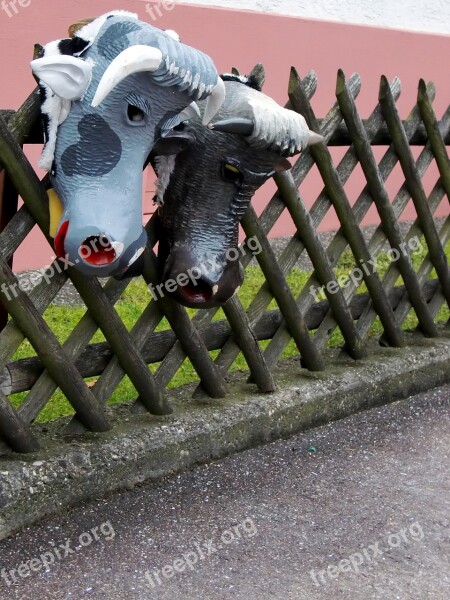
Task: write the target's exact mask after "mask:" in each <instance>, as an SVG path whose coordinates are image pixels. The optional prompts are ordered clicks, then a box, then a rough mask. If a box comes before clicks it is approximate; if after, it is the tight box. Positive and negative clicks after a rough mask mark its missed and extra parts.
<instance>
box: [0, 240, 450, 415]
mask: <svg viewBox="0 0 450 600" xmlns="http://www.w3.org/2000/svg"><path fill="white" fill-rule="evenodd" d="M421 244H422V249H421V250H420V251H416V252H414V254H413V256H412V261H413V265H414V268H415V270H416V271H417V270H418V269H419V267H420V265H421V264H422V262H423V260H424V258H425V257H426V255H427V248H426V244H425V241H424V240H423V239H421ZM446 254H447V257H448V259H449V261H450V243H449V244H447V247H446ZM390 264H391V260H390V259H389V257H388V256H387V255H386V254H385V253H382V254H380V255H379V256H378V257H377V266H378V272H379V274H380V276H381V277H383V276H384V274H385V273H386V271H387V269H388V268H389V266H390ZM354 266H355V262H354V258H353V256H352V254H351V252H350V251H346V252H344V254H343V255H342V257H341V258H340V260H339V262H338V264H337V266H336V268H335V269H334V271H335V273H336V275H337V276H338V277H339V276H341V275H348V274H349V273H350V271H351V270H352V268H353V267H354ZM310 274H311V272H305V271H301V270H299V269H293V270H292V272H291V273H290V274H289V275H288V277H287V281H288V284H289V287H290V289H291V290H292V293H293V294H294V296H298V295H299V294H300V292H301V291H302V289H303V288H304V287H305V285H306V283H307V281H308V278H309V276H310ZM435 277H436V273H435V272H434V270H433V271H432V272H431V273H430V278H435ZM264 283H265V277H264V275H263V273H262V271H261V270H260V268H259V267H256V266H251V267H249V268H247V270H246V276H245V282H244V284H243V286H242V288H241V290H240V291H239V299H240V300H241V302H242V304H243V306H244V307H245V308H246V309H247V308H248V307H249V306H250V304H251V302H252V300H253V299H254V297H255V295H256V294H257V293H258V291H259V290H260V288H261V286H262V285H263V284H264ZM396 285H402V281H401V279H400V278H399V279H398V280H397V282H396ZM365 291H366V288H365V285H364V284H361V286H360V288H359V289H358V292H359V293H363V292H365ZM150 300H151V295H150V292H149V290H148V289H147V287H146V285H145V283H144V281H143V280H142V279H140V278H139V279H136V280H133V281H132V282H131V283H130V284H129V285H128V287H127V289H126V290H125V292H124V293H123V294H122V297H121V298H120V300H119V301H118V302H117V304H116V307H115V308H116V310H117V313H118V314H119V316H120V318H121V319H122V321H123V322H124V324H125V326H126V328H127V329H128V330H130V329H131V328H132V327H133V325H134V324H135V322H136V321H137V319H138V318H139V316H140V315H141V313H142V311H143V310H144V309H145V307H146V306H147V304H148V303H149V301H150ZM268 308H269V309H276V308H277V305H276V302H275V301H274V300H273V301H272V302H271V303H270V305H269V307H268ZM85 312H86V311H85V309H84V308H83V307H71V306H55V305H51V306H49V307H48V309H47V310H46V311H45V313H44V317H45V320H46V322H47V323H48V324H49V326H50V328H51V329H52V331H53V332H54V334H55V335H56V337H57V338H58V340H59V341H60V342H64V341H65V340H66V339H67V337H68V336H69V335H70V333H71V332H72V331H73V329H74V328H75V327H76V325H77V323H78V322H79V321H80V319H81V318H82V317H83V315H84V314H85ZM188 312H189V314H190V316H191V317H192V316H193V315H194V314H195V312H196V311H194V310H190V309H189V310H188ZM224 318H225V317H224V314H223V311H222V310H218V311H217V313H216V315H215V317H214V320H217V319H224ZM449 318H450V311H449V310H448V307H447V306H446V305H444V306H443V307H442V308H441V310H440V311H439V314H438V316H437V321H438V322H445V321H447V320H448V319H449ZM416 326H417V319H416V317H415V314H414V312H413V311H410V314H409V315H408V317H407V319H406V320H405V322H404V324H403V328H404V329H407V330H411V329H413V328H415V327H416ZM168 328H169V324H168V323H167V321H166V319H163V320H162V321H161V323H160V324H159V325H158V327H157V331H161V330H164V329H168ZM382 331H383V329H382V326H381V324H380V322H379V320H378V319H376V320H375V322H374V323H373V325H372V327H371V331H370V335H371V336H373V337H376V336H378V337H379V336H381V334H382ZM102 341H105V340H104V337H103V335H102V333H101V332H97V333H96V334H95V335H94V336H93V338H92V340H91V343H96V342H102ZM268 343H269V342H268V341H265V342H261V346H262V348H263V349H264V348H266V347H267V345H268ZM342 344H343V339H342V336H341V334H340V331H339V329H338V328H336V329H335V331H334V332H333V334H332V336H331V339H330V346H332V347H333V346H341V345H342ZM210 354H211V356H212V357H213V358H215V357H216V356H217V354H218V351H215V352H211V353H210ZM297 354H298V351H297V348H296V346H295V344H294V343H293V341H291V342H290V343H289V344H288V345H287V346H286V348H285V350H284V352H283V357H291V356H296V355H297ZM34 355H35V352H34V350H33V348H32V347H31V345H30V344H29V342H28V341H25V342H23V344H22V345H21V346H20V348H19V349H18V350H17V352H16V353H15V354H14V356H13V360H16V359H20V358H26V357H30V356H34ZM157 368H158V365H151V366H150V369H151V371H152V372H155V371H156V370H157ZM245 369H247V365H246V362H245V360H244V358H243V356H242V355H241V354H240V355H239V356H238V357H237V359H236V361H235V362H234V364H233V367H232V370H245ZM197 379H198V377H197V374H196V373H195V371H194V369H193V367H192V365H191V364H190V362H189V361H188V360H186V361H185V362H184V364H183V365H182V366H181V368H180V369H179V370H178V372H177V373H176V375H175V376H174V378H173V379H172V381H171V383H170V386H169V387H178V386H180V385H183V384H185V383H189V382H192V381H196V380H197ZM25 397H26V393H21V394H14V395H13V396H10V399H11V401H12V403H13V404H14V405H15V406H18V405H20V404H21V403H22V402H23V400H24V398H25ZM135 397H136V391H135V389H134V387H133V386H132V384H131V382H130V381H129V379H128V378H127V377H125V378H124V379H123V381H122V382H121V384H120V385H119V386H118V387H117V389H116V390H115V392H114V394H113V395H112V398H111V399H110V402H111V403H117V402H123V401H127V400H132V399H133V398H135ZM71 414H73V409H72V407H71V406H70V404H69V403H68V402H67V400H66V399H65V397H64V395H63V394H62V393H61V392H60V391H59V390H57V391H56V392H55V393H54V394H53V396H52V398H51V400H50V401H49V402H48V403H47V405H46V407H45V408H44V409H43V410H42V411H41V413H40V415H39V417H38V420H39V421H49V420H53V419H56V418H58V417H61V416H66V415H71Z"/></svg>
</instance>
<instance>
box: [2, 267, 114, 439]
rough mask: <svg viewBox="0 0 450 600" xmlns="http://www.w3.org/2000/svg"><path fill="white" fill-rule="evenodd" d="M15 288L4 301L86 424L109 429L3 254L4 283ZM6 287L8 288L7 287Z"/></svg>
mask: <svg viewBox="0 0 450 600" xmlns="http://www.w3.org/2000/svg"><path fill="white" fill-rule="evenodd" d="M2 285H4V286H5V288H6V289H8V290H12V289H15V291H16V295H14V296H13V295H12V294H3V296H2V302H3V303H4V305H5V306H6V308H7V309H8V312H9V313H10V315H11V316H12V317H13V319H14V320H15V321H16V323H17V325H18V326H19V327H20V328H21V329H22V331H23V332H24V334H25V335H26V336H27V338H28V339H29V341H30V343H31V344H32V346H33V348H34V349H35V350H36V352H37V353H38V355H39V356H40V358H41V360H42V362H43V363H44V364H45V366H46V368H47V370H48V371H49V373H50V374H51V376H52V378H53V379H54V380H55V382H56V383H57V384H58V385H59V387H60V388H61V390H62V391H63V393H64V394H65V395H66V397H67V399H68V400H69V402H70V403H71V404H72V406H73V407H74V408H75V410H77V411H78V413H79V415H80V419H81V420H82V422H83V424H84V425H85V426H86V427H87V428H88V429H91V430H93V431H107V430H108V429H109V428H110V425H109V423H108V420H107V419H106V417H105V415H104V414H103V411H102V410H101V408H100V407H99V405H98V403H97V402H96V400H95V398H94V397H93V395H92V394H91V392H90V391H89V389H88V387H87V386H86V384H85V383H84V381H83V379H82V378H81V376H80V374H79V373H78V371H77V369H76V368H75V366H74V365H73V363H72V362H71V361H70V358H69V357H68V356H67V354H66V353H65V351H64V350H63V348H62V347H61V345H60V344H59V342H58V340H57V339H56V337H55V336H54V335H53V333H52V331H51V330H50V328H49V326H48V325H47V323H46V322H45V321H44V319H43V318H42V316H41V315H40V314H39V312H38V311H37V310H36V308H35V306H34V305H33V303H32V302H31V300H30V299H29V297H28V296H27V295H26V294H25V293H24V292H23V291H22V290H20V288H19V287H18V282H17V279H16V277H15V276H14V274H13V272H12V271H11V269H10V268H9V266H8V264H7V263H6V262H5V260H4V259H3V258H2V257H1V256H0V286H2ZM5 288H4V289H5Z"/></svg>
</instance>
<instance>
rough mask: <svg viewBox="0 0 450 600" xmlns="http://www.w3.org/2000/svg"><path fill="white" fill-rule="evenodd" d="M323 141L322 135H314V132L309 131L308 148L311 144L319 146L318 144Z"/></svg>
mask: <svg viewBox="0 0 450 600" xmlns="http://www.w3.org/2000/svg"><path fill="white" fill-rule="evenodd" d="M323 140H324V137H323V135H320V134H318V133H316V132H315V131H310V132H309V139H308V146H312V145H313V144H319V143H320V142H323Z"/></svg>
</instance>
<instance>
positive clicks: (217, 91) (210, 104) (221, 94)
mask: <svg viewBox="0 0 450 600" xmlns="http://www.w3.org/2000/svg"><path fill="white" fill-rule="evenodd" d="M224 100H225V84H224V82H223V80H222V78H220V77H219V79H218V81H217V83H216V86H215V88H214V89H213V91H212V94H211V96H209V97H208V101H207V103H206V108H205V114H204V115H203V121H202V124H203V125H209V124H210V123H211V121H212V119H213V118H214V117H215V115H216V114H217V113H218V112H219V109H220V107H221V106H222V104H223V101H224Z"/></svg>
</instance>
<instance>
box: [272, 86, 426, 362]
mask: <svg viewBox="0 0 450 600" xmlns="http://www.w3.org/2000/svg"><path fill="white" fill-rule="evenodd" d="M391 88H392V90H393V95H394V97H398V96H399V94H400V84H399V80H398V79H395V80H394V81H393V82H392V84H391ZM429 88H430V94H431V95H433V96H434V93H435V92H434V87H433V86H432V85H430V86H429ZM372 117H373V121H371V124H372V126H373V128H372V129H371V134H373V135H376V131H377V127H379V126H381V122H382V116H381V111H380V108H379V106H378V107H377V108H376V109H375V111H374V112H373V113H372ZM405 124H406V127H407V132H408V135H409V136H413V135H414V133H415V131H416V129H417V127H418V126H419V124H420V114H419V111H418V109H417V107H416V106H415V107H414V108H413V110H412V111H411V113H410V114H409V116H408V118H407V120H406V122H405ZM344 161H345V162H346V165H345V168H344V169H343V171H344V173H348V170H349V169H352V168H353V167H354V166H355V165H356V163H357V158H356V154H355V153H354V151H353V149H352V148H350V149H349V151H348V152H347V153H346V155H345V156H344V158H343V160H342V161H341V165H342V164H343V163H344ZM397 161H398V158H397V156H396V154H395V152H394V150H393V149H392V148H389V149H388V150H387V152H386V153H385V154H384V156H383V157H382V159H381V161H380V165H379V168H380V172H381V175H382V177H383V179H384V180H385V179H387V177H388V176H389V174H390V173H391V172H392V170H393V169H394V167H395V165H396V164H397ZM431 161H432V154H431V153H430V152H429V151H427V150H426V149H425V150H424V151H423V152H422V153H421V155H420V156H419V159H418V162H417V165H418V168H419V170H420V172H421V174H423V173H424V172H425V170H426V169H427V167H428V166H429V164H430V163H431ZM338 174H339V176H340V179H341V181H342V182H343V183H344V182H345V179H344V180H343V178H342V174H341V172H340V170H339V167H338ZM323 197H324V196H323V194H321V195H320V196H319V198H318V200H317V201H316V203H315V204H314V206H313V208H312V209H311V214H312V215H313V221H314V211H315V207H316V205H320V204H321V203H322V198H323ZM408 200H409V193H408V191H407V189H406V185H405V186H403V187H402V189H401V190H400V192H399V194H398V197H397V203H395V202H394V210H395V207H396V205H397V206H398V207H399V208H398V211H397V214H401V212H402V211H403V208H402V206H403V207H404V206H406V203H407V202H408ZM371 205H372V197H371V196H370V194H369V191H368V189H367V186H366V187H365V188H364V189H363V191H362V192H361V194H360V195H359V197H358V198H357V200H356V202H355V204H354V206H353V211H354V213H355V216H356V219H357V221H358V223H360V222H361V221H362V219H363V218H364V216H365V215H366V214H367V211H368V210H369V208H370V206H371ZM385 239H386V238H385V235H384V232H383V230H382V228H381V227H379V228H378V229H377V231H376V232H375V234H374V236H373V238H372V241H374V240H376V244H375V245H370V246H369V250H370V253H371V254H372V255H374V256H375V255H376V254H377V253H378V252H379V250H380V249H381V247H382V246H383V245H384V243H385ZM346 247H347V240H346V238H345V236H344V234H343V232H342V230H339V231H338V232H337V233H336V235H335V237H334V238H333V240H332V241H331V243H330V245H329V247H328V249H327V255H328V257H329V259H330V264H331V266H336V264H337V262H338V260H339V257H340V256H341V254H342V252H343V251H344V250H345V248H346ZM289 251H290V249H289V246H288V248H286V257H288V256H289ZM282 260H285V257H284V256H282V257H281V259H280V262H281V261H282ZM318 283H319V282H318V279H317V278H316V276H315V274H314V273H313V274H312V275H311V277H310V278H309V280H308V281H307V283H306V284H305V286H304V289H303V291H302V292H301V293H300V295H299V297H298V300H297V302H298V303H299V304H301V306H302V307H303V310H305V309H307V308H308V307H311V306H312V304H313V302H314V296H313V295H312V294H311V293H310V289H311V287H312V286H317V285H318ZM356 291H357V286H354V285H353V283H352V285H351V286H347V287H346V289H345V296H346V299H347V301H348V302H349V301H350V298H351V297H352V296H353V295H354V294H355V293H356ZM375 315H376V313H375ZM336 325H337V323H336V320H335V318H334V315H333V313H332V312H331V311H329V312H328V314H327V315H326V317H325V318H324V320H323V322H322V324H321V325H320V326H319V328H318V330H317V332H316V335H315V336H314V339H315V341H316V343H318V344H320V345H321V346H324V345H325V344H326V343H327V342H328V340H329V338H330V337H331V335H332V333H333V331H334V329H335V327H336ZM358 330H359V332H360V335H361V336H362V337H363V338H364V337H365V335H366V334H367V332H365V331H364V330H363V329H362V327H361V325H360V322H358ZM289 339H290V336H289V333H288V331H287V330H286V328H285V327H283V326H280V329H279V330H278V331H277V333H276V334H275V335H274V336H273V338H272V340H271V341H270V344H269V346H268V347H267V349H266V352H265V358H266V361H267V360H268V361H270V362H269V364H271V365H273V364H275V363H276V361H277V360H278V358H279V356H280V355H281V353H282V352H283V350H284V348H285V346H286V345H287V343H288V342H289Z"/></svg>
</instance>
